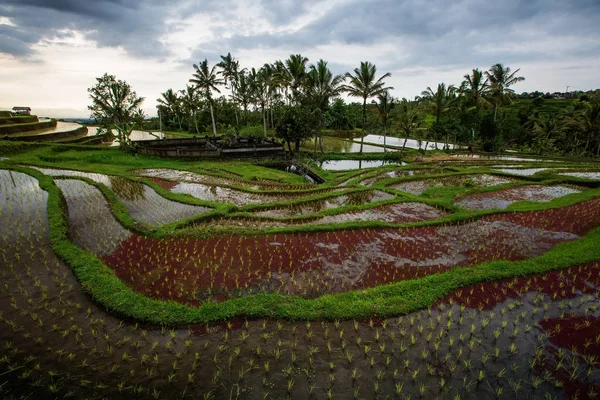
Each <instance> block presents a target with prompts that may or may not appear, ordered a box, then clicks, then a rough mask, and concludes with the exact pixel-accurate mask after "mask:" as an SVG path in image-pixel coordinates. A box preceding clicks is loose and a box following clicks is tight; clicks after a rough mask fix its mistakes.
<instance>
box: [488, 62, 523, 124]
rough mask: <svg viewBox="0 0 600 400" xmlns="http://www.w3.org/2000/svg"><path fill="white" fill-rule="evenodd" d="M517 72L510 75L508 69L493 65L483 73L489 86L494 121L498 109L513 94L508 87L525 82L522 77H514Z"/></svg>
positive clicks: (500, 65)
mask: <svg viewBox="0 0 600 400" xmlns="http://www.w3.org/2000/svg"><path fill="white" fill-rule="evenodd" d="M519 70H520V69H517V70H516V71H514V72H513V73H511V72H510V71H511V70H510V67H505V66H504V65H502V64H495V65H492V67H491V68H490V69H489V71H486V73H485V76H486V77H487V79H488V81H489V84H490V96H491V99H492V104H493V107H494V121H496V119H497V113H498V108H499V107H500V106H501V105H502V104H503V103H504V102H505V101H506V100H510V96H511V95H513V94H514V93H515V91H514V90H513V89H511V88H510V87H511V86H512V85H514V84H515V83H517V82H521V81H524V80H525V78H523V77H522V76H515V74H516V73H517V72H519Z"/></svg>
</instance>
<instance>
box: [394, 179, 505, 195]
mask: <svg viewBox="0 0 600 400" xmlns="http://www.w3.org/2000/svg"><path fill="white" fill-rule="evenodd" d="M509 182H512V180H511V179H508V178H504V177H500V176H496V175H489V174H479V175H456V176H449V177H445V178H435V179H424V180H419V181H409V182H402V183H397V184H394V185H390V186H389V187H390V188H392V189H396V190H400V191H402V192H407V193H411V194H414V195H417V196H418V195H420V194H421V193H423V192H424V191H426V190H427V189H431V188H435V187H443V186H466V187H469V186H496V185H503V184H505V183H509Z"/></svg>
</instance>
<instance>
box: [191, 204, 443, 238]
mask: <svg viewBox="0 0 600 400" xmlns="http://www.w3.org/2000/svg"><path fill="white" fill-rule="evenodd" d="M447 214H448V213H447V212H445V211H442V210H439V209H437V208H435V207H432V206H429V205H427V204H423V203H416V202H410V203H396V204H387V205H384V206H379V207H375V208H371V209H368V210H360V211H350V212H345V213H341V214H336V215H327V216H325V217H316V218H315V217H313V218H301V219H288V220H269V219H262V218H261V219H259V218H241V217H240V218H237V217H232V218H218V219H211V220H208V221H205V222H199V223H197V224H195V225H194V227H195V228H198V230H199V231H202V230H205V229H207V228H214V227H217V226H218V227H240V228H249V227H250V228H283V227H287V226H294V225H308V224H311V225H318V224H329V223H344V222H358V221H383V222H389V223H396V224H402V223H409V222H418V221H428V220H433V219H437V218H441V217H443V216H445V215H447Z"/></svg>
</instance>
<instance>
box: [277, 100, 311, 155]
mask: <svg viewBox="0 0 600 400" xmlns="http://www.w3.org/2000/svg"><path fill="white" fill-rule="evenodd" d="M315 127H316V121H315V117H314V114H313V113H312V112H311V111H310V110H309V109H308V108H306V107H302V106H286V107H285V108H284V110H283V115H282V116H281V120H280V121H279V123H278V124H277V126H276V127H275V135H276V136H277V137H279V138H282V139H283V140H285V142H286V143H287V145H288V149H289V150H290V152H293V153H297V152H298V151H299V150H300V145H301V144H302V142H304V141H305V140H306V139H308V138H310V137H311V136H313V134H314V129H315ZM291 143H294V148H293V149H292V146H291Z"/></svg>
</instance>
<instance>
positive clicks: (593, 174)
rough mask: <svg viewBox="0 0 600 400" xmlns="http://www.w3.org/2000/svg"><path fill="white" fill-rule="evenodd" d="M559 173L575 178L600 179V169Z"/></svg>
mask: <svg viewBox="0 0 600 400" xmlns="http://www.w3.org/2000/svg"><path fill="white" fill-rule="evenodd" d="M558 175H565V176H572V177H574V178H585V179H593V180H596V181H599V180H600V171H593V172H562V173H560V174H558Z"/></svg>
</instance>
